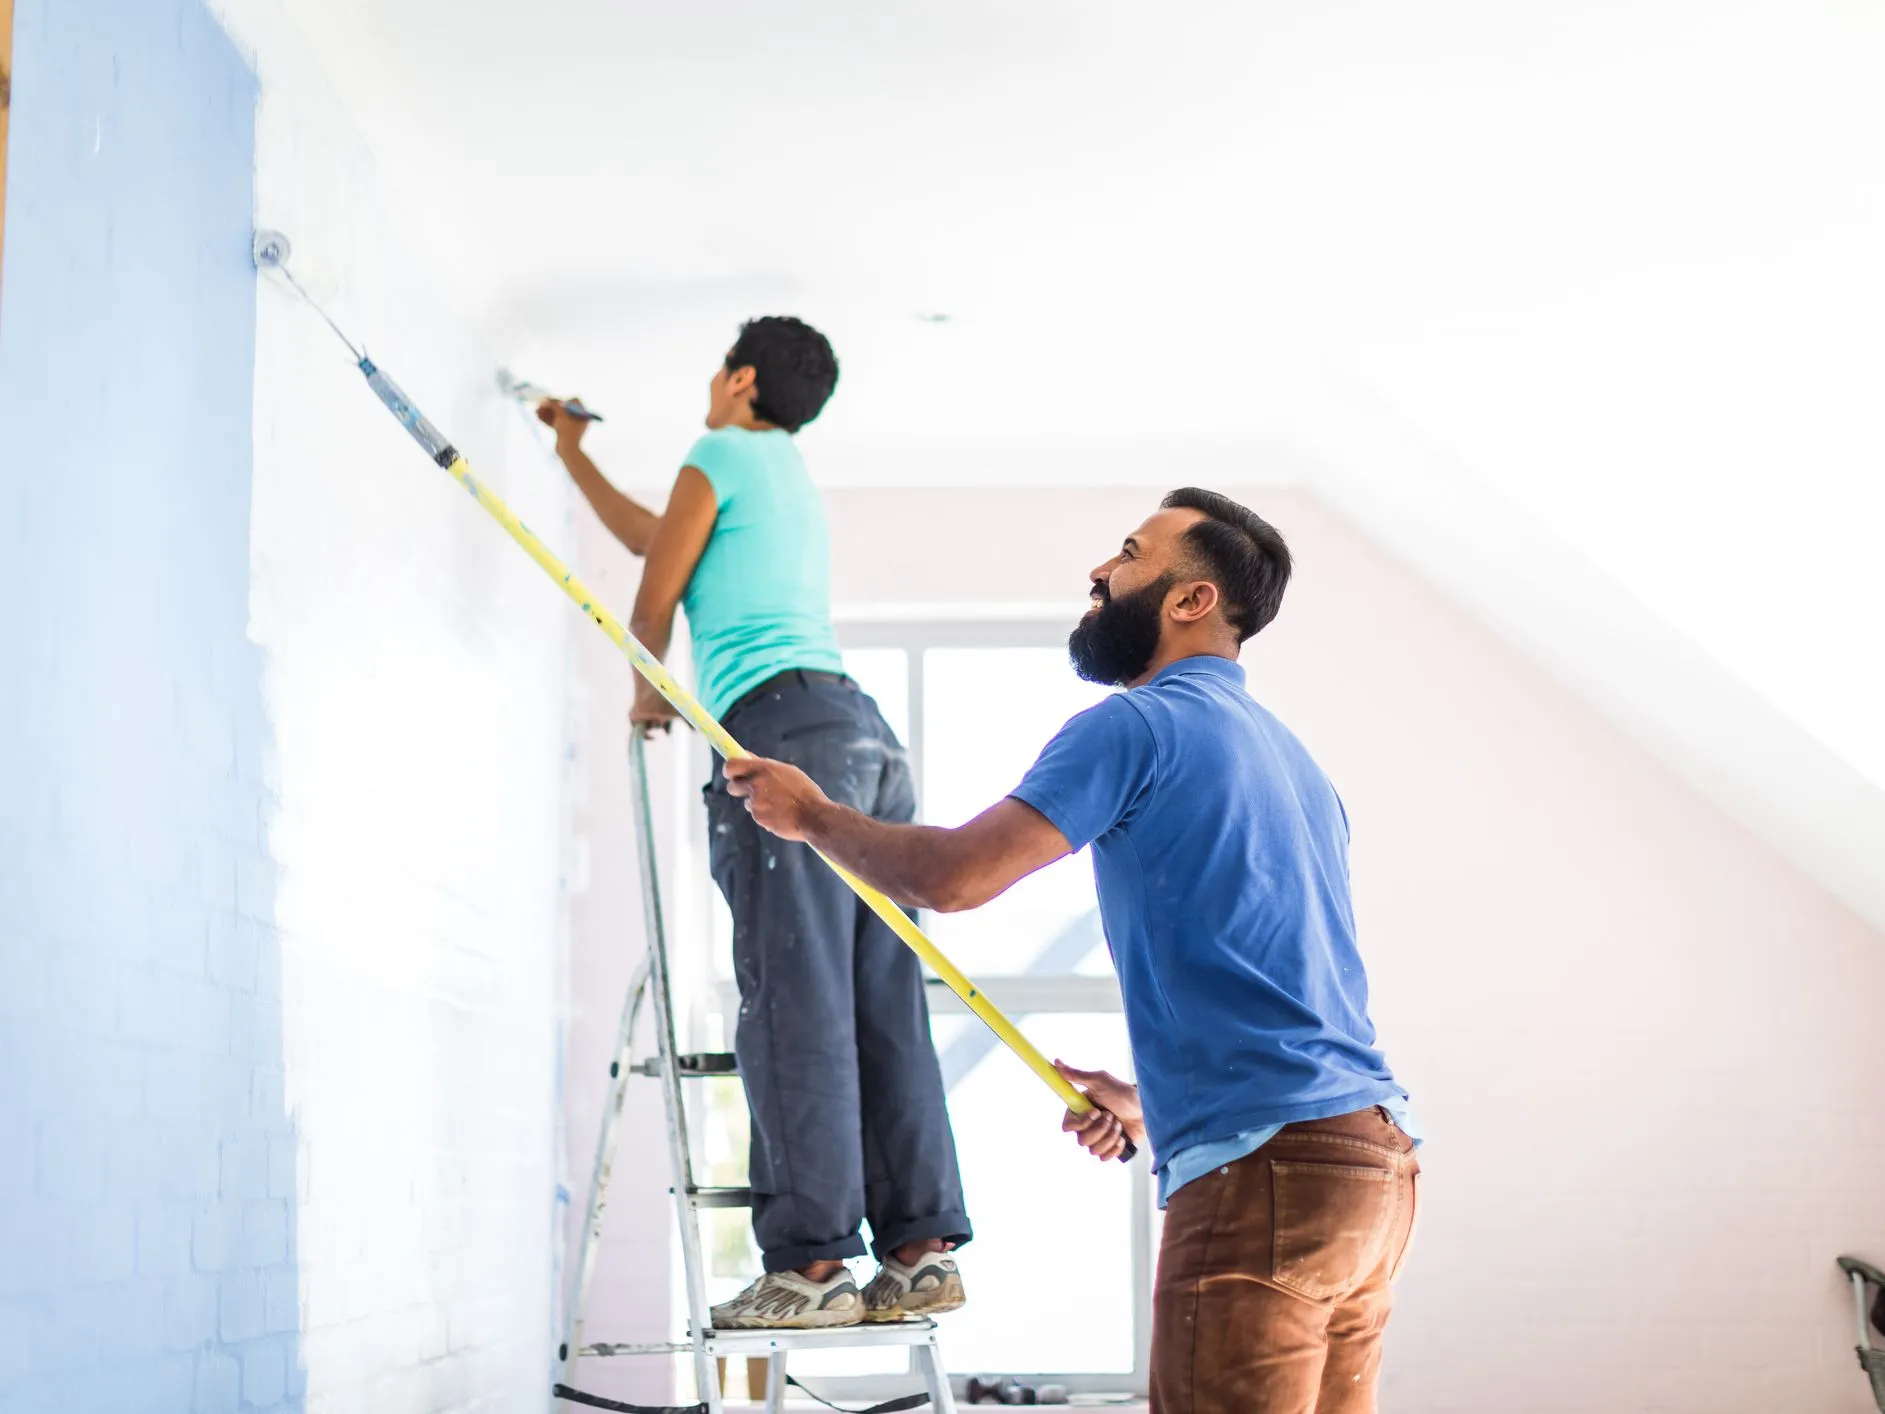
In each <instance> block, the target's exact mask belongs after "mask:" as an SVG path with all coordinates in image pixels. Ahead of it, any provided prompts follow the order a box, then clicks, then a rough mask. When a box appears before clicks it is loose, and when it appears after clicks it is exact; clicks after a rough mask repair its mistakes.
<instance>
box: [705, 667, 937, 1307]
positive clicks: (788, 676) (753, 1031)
mask: <svg viewBox="0 0 1885 1414" xmlns="http://www.w3.org/2000/svg"><path fill="white" fill-rule="evenodd" d="M726 726H727V729H728V730H729V731H730V732H732V733H733V735H734V736H735V737H737V738H738V739H739V742H740V744H741V745H742V746H744V747H745V748H746V749H747V750H749V751H752V752H754V753H756V754H758V755H760V756H768V757H771V758H773V759H774V760H778V761H787V762H790V763H791V764H792V765H794V766H797V767H798V768H799V769H800V770H801V771H803V772H805V774H806V775H808V776H810V777H811V778H812V779H813V780H814V781H816V782H817V783H818V784H819V786H820V787H821V788H822V789H823V790H824V792H825V794H826V795H828V796H830V797H831V799H833V800H835V801H837V802H838V803H839V804H841V805H848V806H850V807H852V808H853V809H856V810H861V811H863V812H864V813H865V814H867V815H871V816H874V817H875V818H877V819H879V820H886V821H891V822H895V823H907V822H908V821H910V820H911V819H912V818H913V817H914V816H915V813H916V796H915V790H914V787H913V784H912V782H911V779H910V766H909V761H908V758H907V757H906V756H905V755H904V751H903V747H902V745H901V744H900V743H899V742H898V741H897V738H896V734H895V733H893V732H892V731H891V730H890V728H889V727H888V726H886V725H885V723H884V719H883V716H882V715H881V714H880V713H879V712H878V710H877V704H876V703H875V702H873V701H871V699H870V698H869V697H867V696H865V695H864V693H863V692H862V691H860V690H859V689H858V687H857V685H856V684H855V683H852V682H850V681H849V680H848V679H841V678H837V677H834V676H832V675H827V674H818V673H799V672H797V671H789V672H786V673H784V674H781V675H780V676H779V677H777V678H774V679H772V680H771V681H769V682H767V683H766V684H764V685H763V686H762V687H761V688H760V689H759V690H757V691H756V692H754V693H751V694H748V695H747V696H746V697H744V698H742V699H740V701H738V702H736V703H735V704H734V706H733V708H732V709H731V710H730V711H729V712H728V713H727V715H726ZM703 794H704V795H705V797H706V802H707V829H708V836H709V840H710V847H709V859H710V861H711V863H712V866H713V877H714V882H715V883H717V884H718V885H719V886H720V892H721V893H723V894H724V895H725V896H726V901H727V906H728V907H729V908H730V909H731V910H732V911H733V969H734V972H735V974H736V976H737V977H738V980H739V988H740V1017H739V1026H738V1029H737V1031H736V1033H735V1039H734V1050H735V1052H736V1053H737V1054H738V1056H739V1064H740V1078H741V1080H742V1081H743V1082H744V1083H745V1086H746V1102H747V1105H748V1107H749V1108H750V1109H751V1111H752V1121H753V1124H752V1188H753V1233H754V1235H755V1236H756V1237H757V1238H758V1240H759V1248H760V1251H761V1252H762V1253H764V1255H765V1264H766V1270H767V1271H772V1272H778V1271H790V1270H793V1269H796V1268H799V1267H804V1266H808V1265H809V1264H811V1263H812V1262H815V1261H819V1260H822V1259H825V1258H846V1257H861V1256H862V1255H864V1241H863V1238H862V1237H860V1236H859V1231H858V1229H859V1225H860V1224H861V1223H863V1222H865V1221H866V1220H868V1221H869V1223H870V1228H871V1247H872V1250H873V1251H874V1252H875V1253H876V1254H877V1256H878V1257H879V1258H881V1257H883V1256H884V1255H885V1254H887V1253H889V1252H890V1251H892V1250H894V1249H895V1248H898V1247H901V1246H902V1245H903V1244H905V1243H906V1242H914V1241H917V1240H918V1239H920V1238H930V1237H939V1238H944V1239H947V1240H949V1241H952V1242H956V1243H963V1242H967V1241H968V1240H969V1236H970V1230H969V1220H968V1217H967V1215H966V1213H965V1212H964V1211H963V1208H964V1205H963V1200H962V1176H961V1173H960V1172H959V1170H958V1169H957V1167H956V1142H955V1136H954V1134H953V1133H952V1132H951V1131H950V1128H949V1112H948V1110H947V1109H946V1108H945V1106H944V1102H943V1085H942V1067H941V1066H940V1065H939V1064H938V1063H937V1060H936V1048H935V1044H934V1042H932V1041H931V1039H930V1033H929V1004H928V1002H927V1001H926V1000H925V999H924V995H923V974H922V970H921V967H920V966H919V964H918V962H917V959H916V955H915V954H914V953H912V952H911V951H910V950H909V948H907V947H905V946H904V944H903V943H902V941H901V940H899V939H898V937H897V936H896V934H895V933H893V932H891V931H890V929H889V928H888V927H887V926H886V925H885V924H884V922H883V920H882V919H880V918H878V917H877V915H876V914H874V913H872V912H871V911H870V909H869V908H868V907H866V906H865V904H864V902H863V901H862V900H861V899H859V898H858V897H857V895H856V894H854V893H852V892H851V890H850V889H849V888H847V887H846V886H845V884H844V882H843V881H842V880H841V879H839V878H838V876H837V875H836V874H834V873H832V872H831V870H830V869H829V868H828V867H826V865H825V864H824V862H823V861H822V860H820V859H819V858H818V856H817V855H816V854H814V853H813V852H812V850H811V848H810V847H809V846H808V845H803V844H790V843H787V842H786V841H784V840H781V839H779V838H777V837H776V836H773V835H769V834H767V833H766V832H765V831H764V830H762V829H760V828H759V826H757V825H756V824H754V823H753V819H752V817H751V816H750V815H748V814H747V812H746V804H745V802H744V801H741V800H736V799H734V798H733V797H732V796H730V795H728V794H727V790H726V778H725V776H724V774H723V773H722V771H721V768H720V763H719V762H718V761H717V760H716V761H715V763H714V772H713V779H712V780H711V781H710V782H709V783H708V784H707V787H706V789H705V791H704V792H703Z"/></svg>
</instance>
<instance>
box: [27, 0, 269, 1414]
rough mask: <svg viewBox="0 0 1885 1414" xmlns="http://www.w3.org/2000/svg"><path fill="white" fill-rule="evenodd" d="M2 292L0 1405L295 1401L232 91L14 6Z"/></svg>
mask: <svg viewBox="0 0 1885 1414" xmlns="http://www.w3.org/2000/svg"><path fill="white" fill-rule="evenodd" d="M17 23H18V28H17V34H16V40H17V47H16V53H15V58H16V62H17V73H16V81H15V85H14V91H13V93H14V113H15V118H14V127H13V134H12V138H13V144H12V145H13V160H12V167H11V172H10V175H9V180H10V184H11V188H10V193H9V195H10V200H9V202H8V216H9V220H8V227H7V244H6V252H5V262H6V263H5V270H4V296H3V301H4V302H3V303H0V601H3V602H4V603H5V605H6V608H5V611H4V612H0V656H3V657H4V658H5V660H6V663H7V668H6V671H5V672H4V674H0V799H3V800H4V806H3V807H0V1410H4V1411H6V1412H7V1414H16V1411H17V1414H45V1411H49V1410H55V1409H56V1410H59V1411H62V1414H68V1412H69V1414H77V1411H83V1410H100V1411H104V1410H110V1411H124V1410H132V1409H137V1410H153V1411H184V1410H193V1411H200V1414H235V1411H244V1412H245V1414H248V1412H249V1411H274V1410H287V1409H297V1408H299V1407H300V1403H301V1400H300V1392H301V1380H302V1376H301V1371H300V1365H301V1361H300V1355H299V1349H298V1339H297V1334H296V1332H297V1328H298V1320H297V1300H298V1297H297V1281H296V1271H295V1264H294V1244H295V1232H294V1223H293V1213H292V1198H293V1194H294V1191H295V1185H296V1166H295V1165H296V1154H295V1136H294V1129H293V1126H292V1123H291V1121H290V1119H289V1116H288V1113H287V1109H286V1104H285V1097H284V1090H283V1068H282V1009H281V966H280V964H281V955H280V947H279V940H278V936H277V933H276V929H275V924H274V916H275V891H276V883H277V879H276V871H275V868H274V866H273V864H272V863H271V861H270V859H269V857H268V854H267V852H266V849H265V841H264V835H263V830H262V826H263V821H264V818H265V816H266V814H267V812H268V810H269V808H270V806H271V804H272V794H271V791H270V788H269V786H268V783H267V777H266V762H267V758H268V751H269V736H270V733H269V727H268V723H267V719H266V716H265V714H264V712H263V708H262V697H261V663H260V658H259V655H258V654H257V653H256V651H255V649H254V647H253V646H252V645H251V644H250V643H249V641H248V639H247V637H246V633H245V627H246V622H247V615H248V583H249V490H250V440H249V410H250V386H251V363H252V358H253V352H254V347H253V344H254V324H255V299H254V282H253V278H252V274H251V271H250V268H249V261H248V243H249V215H250V202H251V173H252V166H253V147H252V144H253V122H254V117H253V111H254V100H255V88H254V82H253V80H252V78H251V76H250V73H249V71H248V69H247V68H246V67H245V65H244V64H243V62H242V59H241V57H240V56H239V55H238V53H237V51H236V49H235V48H234V46H232V45H231V44H230V42H229V41H228V39H227V38H226V36H225V35H224V33H223V32H222V30H221V29H220V28H219V27H218V26H217V25H216V23H215V21H214V20H213V19H212V18H211V17H210V16H209V15H208V14H207V13H206V12H205V11H204V10H203V9H202V7H201V5H200V3H198V0H98V3H95V4H90V5H85V6H74V5H70V4H62V3H58V0H24V3H23V4H21V6H20V7H19V12H18V17H17Z"/></svg>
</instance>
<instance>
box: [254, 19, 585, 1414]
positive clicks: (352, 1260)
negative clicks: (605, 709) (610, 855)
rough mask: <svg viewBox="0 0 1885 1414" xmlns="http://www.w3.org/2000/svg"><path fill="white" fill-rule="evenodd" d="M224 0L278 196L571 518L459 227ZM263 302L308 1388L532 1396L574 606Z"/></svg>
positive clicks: (537, 487) (415, 372) (289, 304)
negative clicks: (440, 267)
mask: <svg viewBox="0 0 1885 1414" xmlns="http://www.w3.org/2000/svg"><path fill="white" fill-rule="evenodd" d="M218 10H219V13H220V14H221V15H222V17H223V19H224V21H225V23H226V24H227V25H228V26H229V27H230V29H231V32H232V33H234V34H236V35H237V36H238V38H239V41H240V43H241V45H242V46H243V48H244V50H245V52H247V53H249V54H250V55H251V57H252V62H253V64H254V67H255V70H256V73H257V76H258V78H259V81H260V104H259V108H258V110H257V128H256V134H257V135H256V173H257V178H256V186H257V189H256V212H257V218H258V220H259V221H260V222H261V223H262V224H264V225H268V226H274V227H278V228H280V229H282V230H285V231H287V232H288V233H289V235H290V237H291V238H292V240H293V242H294V247H295V266H296V268H297V271H298V273H299V274H300V276H301V278H302V280H303V283H304V284H307V285H308V286H309V288H310V289H311V290H313V291H314V292H315V293H316V294H317V295H318V297H319V298H320V299H321V300H322V302H323V303H324V304H325V305H327V306H328V308H329V309H330V311H331V312H332V314H333V315H334V316H335V318H336V319H338V320H339V321H340V322H341V323H342V324H343V325H345V327H346V328H347V329H348V330H349V332H350V333H351V334H353V335H354V337H355V338H356V339H358V340H359V341H361V342H363V343H364V344H365V345H366V346H367V347H368V348H370V349H371V350H372V352H373V354H374V356H375V357H376V358H377V359H378V360H379V361H380V362H382V363H383V364H384V365H385V366H386V368H387V369H388V370H389V371H390V372H391V373H392V374H393V375H394V376H395V377H396V378H397V379H398V380H399V381H400V382H401V383H402V384H403V385H404V386H405V388H406V389H407V391H408V392H409V393H410V394H411V395H412V396H413V397H414V398H416V399H417V400H418V401H419V403H420V405H421V406H423V407H424V408H425V409H426V411H427V412H428V414H429V415H430V416H431V417H432V419H433V420H434V421H435V422H437V423H438V424H439V425H440V426H441V427H443V428H445V429H446V430H447V432H448V433H449V435H450V436H451V437H453V438H454V439H455V441H456V442H457V444H458V445H459V446H460V447H461V448H462V449H463V450H464V451H465V452H466V454H467V455H468V457H469V458H470V459H471V462H472V464H473V466H474V467H475V468H476V469H477V471H478V473H479V476H480V478H481V479H482V480H483V481H484V482H485V483H487V484H488V485H490V486H492V487H494V488H495V489H496V490H497V491H498V492H499V494H501V495H502V496H504V497H505V498H506V499H507V500H509V501H510V502H511V503H512V505H513V506H514V507H515V508H516V509H517V511H518V512H519V513H520V514H521V515H522V516H523V517H524V519H525V520H526V521H528V522H529V523H530V524H532V525H533V526H535V527H537V528H538V529H539V530H541V531H543V532H544V534H545V536H546V538H547V539H549V540H550V541H551V542H552V543H554V544H563V545H567V544H568V539H567V536H566V527H567V523H568V489H567V487H566V485H565V482H564V480H563V478H562V476H561V473H560V472H559V471H557V469H556V468H555V467H554V466H553V465H552V464H551V463H550V462H549V461H548V460H547V458H546V456H545V455H544V452H543V450H542V448H541V446H540V445H539V443H538V442H537V440H536V438H535V436H534V435H533V429H532V427H531V426H530V425H529V424H528V423H527V422H526V420H525V418H524V417H523V415H522V412H521V410H520V409H519V408H517V407H516V406H515V405H514V404H511V403H509V402H507V401H505V400H504V399H502V398H501V397H500V396H499V395H498V393H497V391H496V385H495V373H496V366H497V359H496V357H495V356H494V355H493V354H492V353H491V351H490V350H489V349H488V348H487V347H486V346H485V345H484V344H483V343H482V341H481V339H480V338H479V336H478V334H477V332H476V329H475V328H474V327H473V324H472V321H471V320H470V319H469V318H467V317H466V315H465V314H464V313H463V312H461V311H458V310H455V309H453V308H451V307H450V306H449V305H447V304H446V303H445V302H443V301H442V300H441V299H440V298H438V296H437V295H436V294H435V293H434V291H433V289H432V286H431V284H430V282H429V280H428V266H429V264H430V258H429V256H428V251H429V250H430V249H431V248H432V247H433V246H434V245H435V243H437V242H440V241H445V240H450V239H453V238H454V237H453V235H452V233H451V232H450V230H449V229H434V228H432V227H431V226H428V225H412V224H408V223H406V222H404V221H402V220H401V219H400V217H399V214H398V213H397V212H395V211H394V210H392V209H391V208H390V207H389V205H388V198H387V195H386V193H387V190H388V185H389V183H390V182H391V181H392V180H393V179H394V178H395V177H396V175H397V174H388V173H385V172H382V171H380V170H379V169H378V167H377V166H376V164H375V162H374V159H373V153H372V148H371V144H370V143H369V142H367V141H366V140H364V139H363V138H362V136H361V135H360V134H359V133H358V132H357V131H356V130H355V129H354V127H353V126H352V123H351V121H350V120H349V118H348V116H347V114H346V112H345V111H344V110H343V109H342V108H341V106H340V104H339V103H338V102H337V100H336V99H335V97H334V95H333V91H332V88H331V85H330V83H329V82H328V79H327V76H326V75H325V74H323V73H322V72H321V71H320V70H319V69H318V68H317V67H316V65H315V63H314V60H313V59H312V57H311V56H310V53H309V51H308V49H307V47H306V45H305V44H304V43H303V41H302V39H301V36H300V34H299V33H298V32H297V31H296V30H295V29H294V26H293V24H292V23H291V18H290V17H289V16H287V15H285V14H284V13H283V8H282V7H280V6H278V5H276V4H274V3H273V0H252V2H251V0H228V3H223V4H219V6H218ZM258 316H259V317H258V325H257V347H256V386H255V419H254V449H255V493H254V522H253V555H252V562H251V570H252V587H251V615H252V618H251V632H252V633H253V635H254V637H255V640H256V642H257V643H258V644H259V645H260V646H261V648H262V650H263V654H264V664H263V694H264V701H265V704H266V707H267V711H268V715H269V719H270V721H271V724H272V728H273V737H274V743H275V753H274V767H273V773H272V776H271V782H272V784H273V786H274V788H275V794H274V797H273V799H272V801H271V809H270V811H269V813H268V816H267V818H266V820H265V822H264V823H265V828H266V830H267V839H268V844H269V849H270V852H271V855H272V857H273V858H274V860H275V861H276V863H277V865H278V868H279V871H280V874H279V887H278V891H277V896H276V920H277V923H278V926H279V928H280V931H281V937H282V976H283V997H284V1016H283V1023H284V1030H283V1055H284V1068H285V1074H286V1090H287V1099H288V1104H289V1107H290V1110H291V1112H292V1113H293V1114H294V1115H295V1118H296V1123H297V1131H298V1135H299V1143H300V1149H299V1164H298V1171H299V1177H300V1192H299V1202H298V1204H297V1209H296V1251H297V1256H298V1259H299V1266H300V1278H301V1298H302V1306H303V1311H302V1315H303V1327H302V1332H303V1333H302V1350H303V1356H304V1359H305V1362H306V1367H307V1381H308V1391H307V1403H308V1410H309V1414H321V1411H334V1414H340V1412H341V1411H345V1414H366V1412H368V1411H382V1410H383V1411H389V1414H391V1411H397V1412H398V1414H444V1411H461V1410H462V1411H469V1410H481V1411H482V1410H491V1411H518V1414H522V1412H523V1411H530V1414H540V1411H541V1410H542V1409H543V1408H544V1407H545V1403H546V1400H547V1397H548V1387H549V1382H550V1376H551V1367H552V1360H551V1350H552V1340H553V1317H552V1313H553V1302H554V1291H555V1276H556V1270H555V1269H556V1255H555V1251H554V1244H553V1228H554V1224H555V1201H556V1189H557V1183H558V1172H557V1163H558V1153H557V1147H556V1140H557V1122H558V1076H557V1054H558V1041H559V1036H560V1025H561V1022H560V1018H561V1014H562V1005H563V995H562V988H561V977H562V961H563V952H564V945H565V931H566V914H567V905H566V897H565V893H564V889H563V872H564V856H565V841H566V837H567V821H568V801H567V793H566V785H565V781H566V773H567V769H568V759H567V752H566V743H567V741H568V703H569V687H568V678H569V672H570V664H569V654H570V642H571V638H572V635H573V634H574V633H575V632H576V631H578V630H580V629H581V627H582V623H581V617H580V615H579V614H577V612H576V611H575V610H574V608H573V607H572V606H571V605H569V604H568V602H567V601H566V600H565V599H564V598H563V597H562V596H561V594H559V593H558V592H557V591H556V589H555V587H554V586H553V585H551V584H550V583H549V581H548V580H547V579H545V577H544V576H543V574H542V572H541V571H540V570H538V569H537V568H536V566H535V565H533V564H532V563H530V561H529V560H528V559H527V558H526V557H525V556H524V555H523V554H522V553H521V552H520V551H518V550H517V548H516V547H515V546H514V545H512V544H511V543H510V541H509V540H508V539H507V538H506V537H505V536H504V535H503V533H502V531H501V530H500V529H499V528H498V527H497V526H496V525H495V523H493V522H492V521H491V520H490V519H489V518H488V517H487V516H486V515H485V514H484V512H483V511H482V510H480V509H479V508H478V507H477V505H476V504H475V503H474V502H473V501H472V500H471V498H470V497H468V496H466V495H465V494H464V492H463V491H461V490H459V489H458V488H457V486H456V485H455V484H454V483H453V482H452V481H451V480H450V479H449V478H448V477H446V476H445V475H444V474H443V473H442V472H440V471H439V470H438V469H437V468H436V467H434V466H432V465H431V464H430V462H429V461H428V460H427V458H426V457H425V456H423V455H422V454H421V453H420V451H419V450H418V448H417V447H415V446H414V445H413V444H412V443H411V441H410V440H409V439H408V438H407V437H406V436H405V434H404V433H403V432H402V431H401V430H400V429H399V427H398V426H397V425H396V424H395V423H394V422H393V420H392V419H391V418H390V417H388V416H387V414H386V412H385V410H384V409H383V408H382V407H381V406H380V405H379V404H378V403H377V402H376V401H375V400H374V398H373V397H372V395H371V394H370V393H369V392H368V390H367V389H366V387H365V386H364V384H363V382H362V380H361V378H360V375H359V374H358V373H357V372H356V371H355V370H354V369H353V368H352V366H351V364H350V360H349V358H348V355H347V353H346V351H345V349H343V348H342V347H341V345H340V344H339V343H338V342H337V341H336V340H335V339H334V337H333V336H332V334H331V333H329V331H328V330H327V329H326V328H325V326H324V325H323V324H322V323H321V321H320V320H319V319H318V318H317V317H316V316H315V315H314V314H313V313H312V312H310V311H309V310H308V309H306V308H305V307H304V306H302V305H301V304H299V302H298V301H296V300H294V299H293V298H291V297H290V296H288V295H287V294H286V293H285V292H284V291H283V290H282V289H281V288H280V287H279V286H278V285H276V284H273V283H265V284H264V285H263V287H262V289H261V291H260V295H259V299H258Z"/></svg>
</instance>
